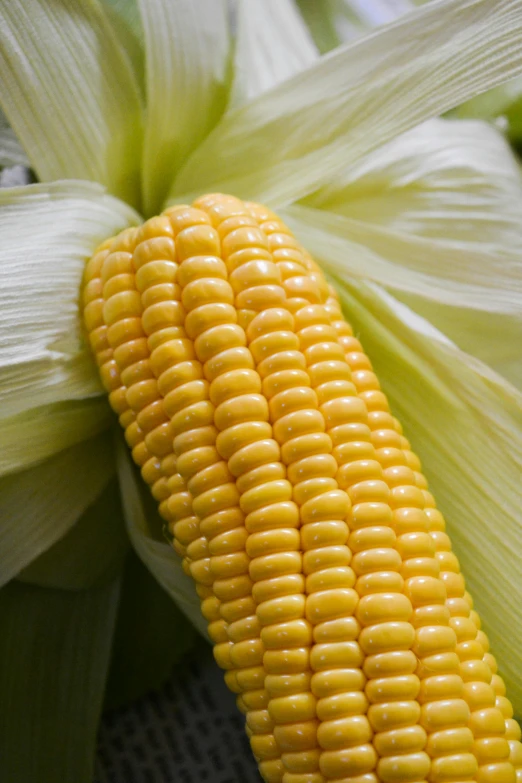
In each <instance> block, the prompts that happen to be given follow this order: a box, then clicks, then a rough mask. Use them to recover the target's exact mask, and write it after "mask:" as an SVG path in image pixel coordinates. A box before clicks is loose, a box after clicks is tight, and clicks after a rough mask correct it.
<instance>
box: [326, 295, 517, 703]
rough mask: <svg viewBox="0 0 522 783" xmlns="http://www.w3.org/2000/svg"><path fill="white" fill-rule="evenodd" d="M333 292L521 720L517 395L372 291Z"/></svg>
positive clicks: (394, 302)
mask: <svg viewBox="0 0 522 783" xmlns="http://www.w3.org/2000/svg"><path fill="white" fill-rule="evenodd" d="M336 285H337V290H338V291H339V292H340V294H341V299H342V302H343V305H344V306H345V312H346V315H347V318H348V320H349V321H350V322H351V323H352V325H353V327H354V329H355V332H356V334H357V335H358V336H359V337H360V339H361V341H362V343H363V345H364V346H365V348H366V350H367V351H368V353H369V355H370V358H371V360H372V363H373V365H374V369H375V371H376V373H377V375H378V377H379V379H380V381H381V383H382V386H383V390H384V391H385V392H386V394H387V395H388V396H389V400H390V404H391V407H392V411H393V412H394V413H395V415H397V416H398V418H399V420H400V421H401V422H402V424H403V426H404V429H405V434H406V436H407V437H408V438H409V439H410V440H411V442H412V445H413V448H414V450H415V451H416V452H417V453H418V454H419V456H420V458H421V460H422V462H423V466H424V470H425V473H426V476H427V478H428V481H429V483H430V488H431V490H432V492H433V494H434V495H435V498H436V500H437V503H438V504H439V505H440V508H441V510H442V511H443V513H444V514H445V516H446V521H447V524H448V532H449V534H450V536H451V538H452V541H453V544H454V548H455V551H456V553H457V555H458V557H459V559H460V562H461V566H462V570H463V573H464V575H465V578H466V582H467V585H468V588H469V591H470V592H471V594H472V596H473V597H474V599H475V605H476V608H477V609H478V611H479V613H480V615H481V617H482V620H483V625H484V628H485V630H486V632H487V633H488V635H489V637H490V641H491V645H492V652H493V653H494V654H495V656H496V657H497V660H498V662H499V666H500V673H501V674H502V675H503V676H504V678H505V679H506V682H507V685H508V692H509V695H510V698H511V700H512V702H513V705H514V707H515V711H516V713H517V714H521V713H522V685H521V681H520V650H521V649H522V624H521V622H520V600H519V597H520V593H521V590H522V574H521V572H520V567H519V553H520V551H521V547H522V512H521V507H520V475H521V473H522V395H521V394H520V393H519V392H518V391H516V390H515V389H514V388H513V387H512V386H510V384H509V383H507V382H506V381H504V380H503V379H502V378H500V376H498V375H496V374H495V373H494V372H493V371H492V370H490V368H488V367H486V366H485V365H484V364H482V363H481V362H479V361H478V360H477V359H475V358H474V357H471V356H469V355H468V354H465V353H463V352H462V351H460V350H459V349H458V348H457V347H456V346H455V345H454V344H453V343H452V342H451V341H449V340H448V339H446V338H445V337H444V336H443V335H442V334H441V333H440V332H438V331H437V330H436V329H435V328H434V327H433V326H431V325H430V324H429V323H428V322H426V321H425V320H424V319H422V318H420V317H419V316H417V315H416V314H414V313H413V312H412V311H411V310H409V309H408V308H407V307H406V306H405V305H403V304H401V303H399V302H397V300H395V299H393V297H392V296H391V295H389V294H387V293H386V292H385V291H384V290H383V289H381V288H380V287H378V286H376V285H374V284H365V283H358V282H354V283H349V282H346V283H342V282H340V281H337V284H336ZM508 629H509V631H508Z"/></svg>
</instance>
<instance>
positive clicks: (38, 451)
mask: <svg viewBox="0 0 522 783" xmlns="http://www.w3.org/2000/svg"><path fill="white" fill-rule="evenodd" d="M113 420H114V416H113V415H112V414H111V410H110V408H109V405H108V404H107V401H106V400H105V399H104V398H103V397H100V398H96V399H93V400H78V401H72V402H59V403H56V404H55V405H45V406H43V407H42V408H32V409H31V410H29V411H25V412H24V413H19V414H18V415H16V416H12V417H11V418H9V419H1V420H0V476H4V475H8V474H12V473H16V471H19V470H24V469H25V468H28V467H30V466H31V465H35V464H37V463H39V462H41V461H42V460H45V459H48V458H49V457H52V456H54V455H55V454H58V453H59V452H61V451H63V450H64V449H67V448H69V447H70V446H74V445H75V444H81V442H82V441H84V440H86V439H87V438H91V437H93V436H95V435H97V434H99V433H100V432H103V431H104V430H105V429H107V427H108V426H109V425H110V423H111V421H113Z"/></svg>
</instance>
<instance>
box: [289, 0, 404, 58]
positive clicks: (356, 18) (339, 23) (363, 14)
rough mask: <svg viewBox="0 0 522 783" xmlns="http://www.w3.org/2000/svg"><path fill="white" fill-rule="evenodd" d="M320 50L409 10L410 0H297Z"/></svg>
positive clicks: (386, 22)
mask: <svg viewBox="0 0 522 783" xmlns="http://www.w3.org/2000/svg"><path fill="white" fill-rule="evenodd" d="M297 1H298V4H299V7H300V9H301V12H302V14H303V16H304V18H305V19H306V22H307V24H308V25H309V27H310V30H311V32H312V35H313V36H314V39H315V40H316V42H317V44H318V46H319V47H320V49H321V51H322V52H328V51H329V50H330V49H333V48H334V47H335V46H338V45H339V43H340V42H341V41H352V40H353V39H354V38H358V37H359V36H361V35H364V34H365V33H366V32H368V31H369V30H371V29H372V28H374V27H378V26H379V25H383V24H388V23H389V22H392V21H393V20H394V19H397V18H398V17H399V16H402V14H405V13H407V12H408V11H412V10H413V9H414V8H415V4H414V3H413V2H410V0H297Z"/></svg>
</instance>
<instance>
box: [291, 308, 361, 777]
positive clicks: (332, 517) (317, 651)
mask: <svg viewBox="0 0 522 783" xmlns="http://www.w3.org/2000/svg"><path fill="white" fill-rule="evenodd" d="M295 317H296V329H297V335H298V337H299V340H300V347H301V349H302V350H303V353H304V356H305V359H306V361H307V365H308V373H309V375H310V379H311V383H312V388H313V389H314V390H315V392H316V394H317V396H318V401H319V410H320V411H321V413H322V414H323V416H324V419H325V426H326V432H327V434H328V435H329V436H330V438H331V439H332V445H334V447H335V445H336V443H338V442H339V441H338V436H339V432H340V428H343V427H344V426H346V425H348V426H350V425H351V424H353V423H354V422H357V421H359V420H360V418H361V416H364V406H363V405H360V404H358V401H356V400H355V398H354V391H355V390H354V388H353V385H352V384H351V382H350V379H349V370H348V367H346V364H345V363H344V362H342V360H343V355H342V351H341V350H340V349H339V346H338V344H337V340H336V335H335V332H334V330H333V329H332V327H331V326H330V324H329V319H328V314H327V313H326V311H325V310H324V308H323V307H322V306H321V305H317V304H310V305H308V306H307V307H304V308H301V309H300V310H299V311H298V312H297V313H296V316H295ZM346 371H348V372H346ZM354 402H355V405H354ZM334 454H335V451H334ZM332 462H333V463H334V464H337V471H336V473H333V476H334V477H335V479H336V481H337V484H338V486H339V485H340V486H341V487H342V488H343V489H342V490H339V489H337V490H336V491H335V492H334V493H332V494H333V495H335V498H336V501H337V502H336V503H335V502H334V503H332V501H331V499H330V498H329V497H328V494H326V495H324V494H323V495H318V497H317V498H313V500H312V501H308V503H307V504H306V506H305V507H303V508H302V512H303V510H304V508H306V507H307V506H310V509H309V511H308V509H307V512H306V513H307V515H309V516H310V519H309V520H307V522H306V525H305V527H304V528H303V531H302V536H303V539H304V540H303V549H307V550H308V554H309V555H310V556H312V555H313V564H314V572H313V573H314V576H315V578H316V579H317V582H318V587H319V590H318V591H317V592H315V591H314V589H313V587H312V583H311V579H309V580H308V598H307V603H309V604H310V605H313V606H314V607H315V604H316V602H317V609H316V612H315V616H314V617H313V621H314V626H315V627H314V641H315V642H316V644H315V645H314V648H313V651H312V654H313V656H314V659H316V660H317V663H316V667H317V666H320V671H321V672H330V675H334V676H335V669H336V666H338V665H339V664H340V663H341V662H342V660H343V659H345V660H346V661H347V662H346V663H345V664H344V665H345V666H346V665H347V666H350V665H352V666H353V665H354V664H355V661H354V662H353V663H352V664H350V662H349V658H350V655H351V656H356V660H358V665H359V666H360V665H361V664H362V653H361V648H360V644H359V642H358V641H356V640H357V639H358V637H359V634H360V618H358V619H356V618H355V617H354V613H355V611H356V608H357V610H358V608H359V607H358V595H357V592H356V591H355V590H354V589H353V588H354V583H355V573H354V570H353V568H352V566H351V565H350V563H351V558H352V552H351V550H350V547H349V546H348V535H349V530H348V526H347V524H346V519H347V518H348V517H349V513H350V502H349V499H348V496H347V495H346V493H345V492H344V491H343V490H344V489H347V485H346V483H344V482H343V478H344V476H343V471H342V469H341V466H340V465H339V463H338V461H337V460H336V459H335V457H333V458H332ZM314 501H315V502H314ZM315 520H317V521H315ZM303 522H304V520H303ZM339 595H342V599H343V600H339V599H338V596H339ZM359 641H360V637H359ZM316 670H317V669H316ZM367 708H368V701H367V698H366V696H365V694H364V692H363V691H362V690H361V691H359V692H351V693H349V694H345V695H344V698H343V696H342V695H341V694H340V695H337V694H331V695H330V696H327V697H323V699H321V700H320V701H319V703H318V716H319V717H320V719H321V725H320V728H319V731H318V741H319V744H320V745H321V747H322V748H323V751H324V752H323V754H322V757H321V768H322V769H323V770H324V771H325V772H326V775H327V777H328V778H332V777H335V778H337V777H341V776H348V775H354V774H356V773H363V774H369V773H371V772H372V770H373V768H374V767H375V763H376V756H375V752H374V750H373V747H372V745H371V744H370V742H371V739H372V730H371V727H370V724H369V721H368V718H367V717H366V714H365V713H366V711H367ZM319 713H321V714H319Z"/></svg>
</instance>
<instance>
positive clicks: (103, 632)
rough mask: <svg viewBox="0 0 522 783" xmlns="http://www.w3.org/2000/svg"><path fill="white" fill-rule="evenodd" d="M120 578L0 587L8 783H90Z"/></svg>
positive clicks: (1, 726)
mask: <svg viewBox="0 0 522 783" xmlns="http://www.w3.org/2000/svg"><path fill="white" fill-rule="evenodd" d="M117 603H118V583H117V582H116V583H114V582H113V583H111V584H109V585H107V586H105V587H102V588H96V589H92V590H82V591H80V592H71V591H63V590H49V589H45V588H39V587H33V586H31V585H24V584H20V583H17V582H11V584H9V585H7V586H6V587H4V588H3V589H2V590H0V627H1V628H2V633H1V634H0V701H1V703H2V709H1V710H0V758H1V759H2V761H1V767H2V778H3V779H4V780H5V781H6V783H7V781H9V783H29V781H31V783H58V781H59V783H92V779H93V773H94V769H93V767H94V754H95V749H96V736H97V731H98V722H99V718H100V713H101V707H102V701H103V693H104V688H105V680H106V676H107V668H108V663H109V656H110V649H111V640H112V635H113V630H114V621H115V617H116V608H117Z"/></svg>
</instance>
